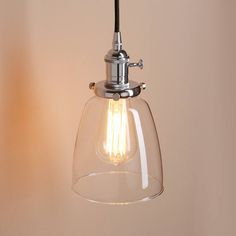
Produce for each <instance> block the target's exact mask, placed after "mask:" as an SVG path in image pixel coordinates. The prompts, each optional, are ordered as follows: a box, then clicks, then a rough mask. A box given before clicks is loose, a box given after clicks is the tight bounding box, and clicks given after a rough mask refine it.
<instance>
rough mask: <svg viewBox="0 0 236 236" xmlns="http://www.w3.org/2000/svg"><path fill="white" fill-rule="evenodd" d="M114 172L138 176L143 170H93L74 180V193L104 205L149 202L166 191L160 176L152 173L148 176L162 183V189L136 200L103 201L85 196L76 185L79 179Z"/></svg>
mask: <svg viewBox="0 0 236 236" xmlns="http://www.w3.org/2000/svg"><path fill="white" fill-rule="evenodd" d="M114 173H119V174H121V173H122V174H131V175H136V176H140V175H141V172H134V171H100V172H91V173H89V174H87V175H83V176H80V177H79V178H78V179H77V180H76V181H74V182H73V183H72V187H71V189H72V190H73V192H74V193H76V194H77V195H78V196H79V197H80V198H82V199H84V200H86V201H89V202H91V203H96V204H104V205H130V204H136V203H141V202H147V201H150V200H153V199H155V198H157V197H158V196H160V195H161V194H162V193H163V191H164V186H163V182H162V181H160V180H158V178H156V177H154V176H152V175H148V178H149V179H151V180H152V181H155V182H156V183H158V184H159V185H160V187H161V188H160V190H159V191H156V192H155V193H153V194H151V195H147V196H145V197H140V198H139V199H138V198H137V199H134V200H128V201H102V200H97V199H95V198H94V199H93V198H92V197H91V198H90V197H89V196H85V194H82V193H81V192H80V191H79V190H78V188H76V187H75V186H76V185H78V183H79V181H80V180H82V179H84V178H89V177H91V176H93V177H94V176H98V175H103V174H114Z"/></svg>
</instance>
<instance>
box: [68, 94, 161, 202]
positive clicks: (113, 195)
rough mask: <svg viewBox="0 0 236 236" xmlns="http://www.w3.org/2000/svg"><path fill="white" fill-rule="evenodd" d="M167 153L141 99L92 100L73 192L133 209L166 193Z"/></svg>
mask: <svg viewBox="0 0 236 236" xmlns="http://www.w3.org/2000/svg"><path fill="white" fill-rule="evenodd" d="M162 175H163V174H162V162H161V152H160V146H159V141H158V136H157V131H156V127H155V123H154V120H153V117H152V114H151V111H150V108H149V106H148V104H147V102H146V101H145V100H143V99H142V98H140V97H129V98H126V99H123V98H121V99H118V100H117V101H115V100H113V99H108V98H101V97H97V96H95V97H92V98H91V99H90V100H89V101H88V102H87V103H86V105H85V108H84V111H83V115H82V118H81V121H80V126H79V130H78V134H77V139H76V146H75V151H74V164H73V185H72V188H73V190H74V191H75V192H76V193H77V194H79V195H80V196H81V197H83V198H85V199H87V200H90V201H93V202H99V203H107V204H129V203H134V202H139V201H146V200H150V199H153V198H155V197H156V196H158V195H159V194H161V193H162V191H163V177H162Z"/></svg>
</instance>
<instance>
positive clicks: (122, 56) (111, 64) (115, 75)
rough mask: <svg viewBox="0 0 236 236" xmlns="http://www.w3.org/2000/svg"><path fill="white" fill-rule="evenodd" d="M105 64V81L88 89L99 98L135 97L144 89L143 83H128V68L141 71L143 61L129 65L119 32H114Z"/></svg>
mask: <svg viewBox="0 0 236 236" xmlns="http://www.w3.org/2000/svg"><path fill="white" fill-rule="evenodd" d="M104 60H105V63H106V80H103V81H100V82H98V83H94V82H92V83H90V84H89V88H90V89H92V90H94V92H95V94H96V95H97V96H99V97H103V98H110V99H114V100H119V99H120V98H128V97H135V96H138V95H139V94H140V93H141V90H142V89H145V88H146V84H145V83H141V84H140V83H138V82H135V81H129V77H128V74H129V67H139V68H140V69H143V60H142V59H140V60H139V62H137V63H130V62H129V56H128V54H127V52H126V51H125V50H123V48H122V39H121V33H120V32H114V36H113V43H112V49H111V50H110V51H109V52H108V53H107V55H106V56H105V58H104Z"/></svg>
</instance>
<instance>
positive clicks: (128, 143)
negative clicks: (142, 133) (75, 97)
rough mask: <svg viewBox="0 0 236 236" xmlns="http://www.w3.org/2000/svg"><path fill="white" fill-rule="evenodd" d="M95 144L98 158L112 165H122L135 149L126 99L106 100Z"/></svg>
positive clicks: (131, 122)
mask: <svg viewBox="0 0 236 236" xmlns="http://www.w3.org/2000/svg"><path fill="white" fill-rule="evenodd" d="M104 109H105V111H104V114H105V116H103V120H102V122H101V124H102V125H101V128H100V132H99V139H98V144H97V149H98V154H99V156H100V158H101V159H102V160H103V161H105V162H108V163H110V164H113V165H118V164H121V163H124V162H126V161H128V160H130V159H132V156H133V155H134V154H135V152H136V149H137V140H136V133H135V129H134V121H133V118H132V114H131V113H130V111H129V101H127V99H119V100H118V101H115V100H113V99H107V102H106V104H105V107H104Z"/></svg>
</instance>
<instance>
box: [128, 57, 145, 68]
mask: <svg viewBox="0 0 236 236" xmlns="http://www.w3.org/2000/svg"><path fill="white" fill-rule="evenodd" d="M128 66H129V67H139V68H140V69H141V70H142V69H143V60H142V59H140V60H139V61H138V62H136V63H129V64H128Z"/></svg>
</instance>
